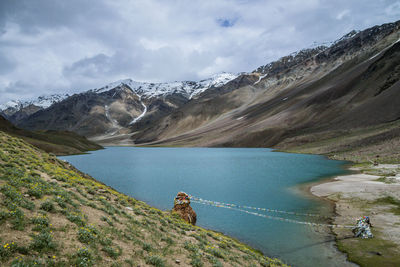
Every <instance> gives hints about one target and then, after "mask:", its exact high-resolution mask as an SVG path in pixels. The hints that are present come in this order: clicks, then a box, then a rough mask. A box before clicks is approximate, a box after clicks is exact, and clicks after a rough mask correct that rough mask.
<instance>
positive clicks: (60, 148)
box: [0, 116, 102, 155]
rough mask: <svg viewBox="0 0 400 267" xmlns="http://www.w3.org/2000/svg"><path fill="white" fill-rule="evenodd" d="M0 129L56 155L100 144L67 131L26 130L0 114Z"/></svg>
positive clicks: (91, 148)
mask: <svg viewBox="0 0 400 267" xmlns="http://www.w3.org/2000/svg"><path fill="white" fill-rule="evenodd" d="M0 131H3V132H6V133H8V134H10V135H13V136H16V137H19V138H22V139H24V140H25V141H26V142H28V143H30V144H32V145H34V146H36V147H38V148H40V149H42V150H44V151H46V152H49V153H54V154H56V155H70V154H79V153H83V152H85V151H89V150H97V149H101V148H102V146H100V145H98V144H96V143H94V142H91V141H89V140H87V139H86V138H85V137H83V136H80V135H78V134H76V133H72V132H67V131H27V130H23V129H19V128H17V127H15V126H14V125H12V124H11V123H10V122H9V121H7V120H6V119H5V118H3V117H2V116H0Z"/></svg>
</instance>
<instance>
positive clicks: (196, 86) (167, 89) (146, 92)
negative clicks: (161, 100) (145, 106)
mask: <svg viewBox="0 0 400 267" xmlns="http://www.w3.org/2000/svg"><path fill="white" fill-rule="evenodd" d="M236 77H238V74H232V73H220V74H216V75H213V76H212V77H210V78H208V79H205V80H201V81H198V82H194V81H175V82H166V83H149V82H137V81H134V80H132V79H125V80H120V81H117V82H113V83H110V84H108V85H106V86H104V87H102V88H99V89H93V90H91V91H92V92H95V93H98V94H100V93H104V92H107V91H109V90H112V89H114V88H116V87H118V86H122V85H126V86H128V87H129V88H131V89H132V91H134V92H135V93H136V94H138V95H139V96H142V97H144V98H153V97H159V96H165V95H170V94H174V93H180V94H183V95H185V96H186V97H188V98H192V97H194V96H196V95H198V94H200V93H202V92H204V91H205V90H207V89H209V88H211V87H220V86H222V85H224V84H226V83H228V82H229V81H231V80H233V79H235V78H236Z"/></svg>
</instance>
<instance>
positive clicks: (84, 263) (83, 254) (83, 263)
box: [73, 248, 93, 267]
mask: <svg viewBox="0 0 400 267" xmlns="http://www.w3.org/2000/svg"><path fill="white" fill-rule="evenodd" d="M92 265H93V255H92V253H91V252H90V251H89V249H87V248H80V249H78V251H77V252H76V253H75V255H74V256H73V266H77V267H88V266H92Z"/></svg>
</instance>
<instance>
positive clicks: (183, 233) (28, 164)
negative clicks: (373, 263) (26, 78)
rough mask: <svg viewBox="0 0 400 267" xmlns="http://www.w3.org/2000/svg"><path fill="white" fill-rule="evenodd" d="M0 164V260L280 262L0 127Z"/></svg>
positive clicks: (100, 263)
mask: <svg viewBox="0 0 400 267" xmlns="http://www.w3.org/2000/svg"><path fill="white" fill-rule="evenodd" d="M0 163H1V164H0V224H1V227H2V231H1V232H0V242H1V246H0V265H1V266H34V265H37V266H138V265H140V266H175V265H176V264H177V263H180V264H181V266H190V265H192V266H237V265H243V266H244V265H254V266H284V264H283V263H282V262H281V261H279V260H276V259H270V258H267V257H264V256H263V255H261V254H260V253H258V252H256V251H254V250H252V249H251V248H249V247H247V246H245V245H243V244H241V243H239V242H238V241H236V240H234V239H231V238H229V237H227V236H224V235H222V234H220V233H216V232H213V231H209V230H205V229H202V228H200V227H195V226H192V225H190V224H188V223H186V222H185V221H183V220H182V219H180V217H179V215H176V214H174V213H171V212H169V211H160V210H157V209H155V208H152V207H150V206H148V205H146V204H145V203H143V202H140V201H137V200H135V199H133V198H131V197H128V196H126V195H123V194H121V193H119V192H117V191H115V190H113V189H112V188H110V187H107V186H106V185H104V184H101V183H99V182H97V181H96V180H94V179H93V178H91V177H89V176H88V175H85V174H82V173H80V172H79V171H78V170H76V169H75V168H74V167H72V166H71V165H69V164H68V163H66V162H64V161H61V160H58V159H57V158H56V157H55V156H51V155H49V154H47V153H44V152H42V151H40V150H38V149H37V148H35V147H33V146H31V145H29V144H27V143H25V142H24V141H23V140H21V139H19V138H14V137H11V136H9V135H7V134H5V133H3V132H1V131H0ZM172 206H173V203H171V207H172Z"/></svg>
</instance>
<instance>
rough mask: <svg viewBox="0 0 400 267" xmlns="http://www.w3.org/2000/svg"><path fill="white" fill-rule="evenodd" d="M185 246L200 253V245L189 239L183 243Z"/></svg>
mask: <svg viewBox="0 0 400 267" xmlns="http://www.w3.org/2000/svg"><path fill="white" fill-rule="evenodd" d="M183 247H184V248H185V249H187V250H188V251H190V252H194V253H198V251H199V248H198V246H197V245H195V244H193V243H191V242H189V241H185V243H184V244H183Z"/></svg>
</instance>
